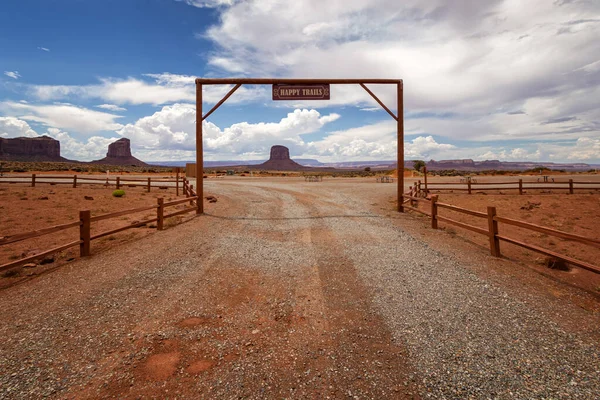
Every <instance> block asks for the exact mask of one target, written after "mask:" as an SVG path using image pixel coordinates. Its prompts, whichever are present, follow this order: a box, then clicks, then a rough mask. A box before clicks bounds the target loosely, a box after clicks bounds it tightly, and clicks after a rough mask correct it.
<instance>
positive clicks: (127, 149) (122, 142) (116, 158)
mask: <svg viewBox="0 0 600 400" xmlns="http://www.w3.org/2000/svg"><path fill="white" fill-rule="evenodd" d="M92 163H93V164H108V165H134V166H136V167H145V166H147V165H148V164H146V163H145V162H143V161H141V160H138V159H137V158H135V157H134V156H132V155H131V141H130V140H129V139H127V138H122V139H119V140H117V141H116V142H113V143H111V144H109V145H108V153H106V157H104V158H103V159H102V160H96V161H92Z"/></svg>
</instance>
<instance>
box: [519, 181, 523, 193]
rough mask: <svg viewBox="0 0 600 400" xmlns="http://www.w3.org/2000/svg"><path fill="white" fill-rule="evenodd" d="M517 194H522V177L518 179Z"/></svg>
mask: <svg viewBox="0 0 600 400" xmlns="http://www.w3.org/2000/svg"><path fill="white" fill-rule="evenodd" d="M519 194H523V179H519Z"/></svg>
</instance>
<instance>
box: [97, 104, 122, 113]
mask: <svg viewBox="0 0 600 400" xmlns="http://www.w3.org/2000/svg"><path fill="white" fill-rule="evenodd" d="M96 107H98V108H102V109H104V110H108V111H115V112H117V111H127V109H126V108H124V107H119V106H117V105H114V104H100V105H97V106H96Z"/></svg>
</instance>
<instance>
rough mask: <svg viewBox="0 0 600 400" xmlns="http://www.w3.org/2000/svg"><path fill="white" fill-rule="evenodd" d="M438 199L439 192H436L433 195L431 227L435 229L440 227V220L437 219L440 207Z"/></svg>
mask: <svg viewBox="0 0 600 400" xmlns="http://www.w3.org/2000/svg"><path fill="white" fill-rule="evenodd" d="M437 201H438V196H437V194H434V195H433V196H431V227H432V228H433V229H437V228H438V221H437V213H438V207H437Z"/></svg>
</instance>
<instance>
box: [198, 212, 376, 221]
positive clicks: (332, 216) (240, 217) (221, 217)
mask: <svg viewBox="0 0 600 400" xmlns="http://www.w3.org/2000/svg"><path fill="white" fill-rule="evenodd" d="M204 215H205V216H207V217H213V218H219V219H228V220H249V221H284V220H295V219H298V220H301V219H328V218H332V219H333V218H388V217H385V216H382V215H374V214H367V215H365V214H359V215H311V216H308V217H264V218H263V217H244V216H239V217H235V216H224V215H215V214H209V213H204Z"/></svg>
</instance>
